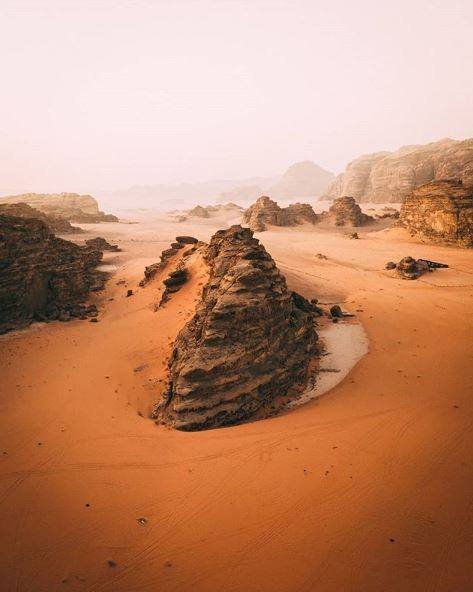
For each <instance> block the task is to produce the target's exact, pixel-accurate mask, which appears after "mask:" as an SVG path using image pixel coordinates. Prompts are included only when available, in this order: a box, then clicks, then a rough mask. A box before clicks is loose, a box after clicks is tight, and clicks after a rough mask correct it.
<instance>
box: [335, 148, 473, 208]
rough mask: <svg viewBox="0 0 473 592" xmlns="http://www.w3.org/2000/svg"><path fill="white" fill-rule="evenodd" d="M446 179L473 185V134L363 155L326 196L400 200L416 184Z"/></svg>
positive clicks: (366, 199)
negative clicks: (472, 136) (466, 137)
mask: <svg viewBox="0 0 473 592" xmlns="http://www.w3.org/2000/svg"><path fill="white" fill-rule="evenodd" d="M442 179H456V180H462V181H463V184H464V185H465V186H468V187H472V186H473V138H470V139H468V140H463V141H456V140H450V139H446V140H440V141H439V142H433V143H431V144H426V145H424V146H404V147H402V148H400V149H399V150H398V151H396V152H378V153H375V154H368V155H364V156H360V157H359V158H357V159H355V160H354V161H352V162H350V163H349V164H348V166H347V167H346V169H345V172H343V173H342V174H341V175H338V177H337V178H336V179H335V181H334V182H333V183H332V185H331V186H330V187H329V189H328V191H327V192H326V194H325V195H324V196H323V198H324V199H334V198H336V197H340V196H342V195H352V196H353V197H354V198H355V199H356V200H357V201H359V202H375V203H385V202H392V203H396V202H402V201H404V199H405V198H406V197H407V196H408V195H409V194H410V193H411V192H412V190H413V189H415V188H416V187H419V186H420V185H423V184H425V183H428V182H430V181H434V180H442Z"/></svg>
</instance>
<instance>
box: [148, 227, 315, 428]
mask: <svg viewBox="0 0 473 592" xmlns="http://www.w3.org/2000/svg"><path fill="white" fill-rule="evenodd" d="M204 257H205V261H206V263H207V264H208V266H209V279H208V281H207V283H206V285H205V286H204V289H203V292H202V297H201V300H200V302H199V304H198V305H197V308H196V312H195V315H194V317H193V318H192V319H191V320H190V321H189V322H188V323H187V324H186V325H185V327H184V328H183V329H182V330H181V332H180V333H179V335H178V337H177V339H176V341H175V343H174V348H173V352H172V356H171V359H170V362H169V382H168V387H167V390H166V392H165V394H164V396H163V399H162V400H161V401H160V402H159V403H158V405H157V407H156V411H155V417H156V418H157V419H158V420H159V421H162V422H165V423H169V424H171V425H172V426H174V427H176V428H178V429H182V430H199V429H205V428H211V427H218V426H223V425H228V424H234V423H238V422H241V421H244V420H246V419H248V418H250V417H252V416H254V415H255V414H256V413H257V412H258V411H260V410H262V409H266V408H267V406H268V405H276V404H277V403H276V401H277V398H278V397H281V396H285V395H288V394H289V393H290V391H291V389H293V388H296V386H299V387H300V386H301V385H303V384H305V382H306V380H307V378H308V372H309V362H310V360H311V358H312V356H313V355H314V354H315V352H316V341H317V335H316V333H315V329H314V318H313V317H314V313H313V312H311V311H312V310H313V309H314V307H313V306H312V305H311V304H310V303H309V302H308V301H307V300H305V298H302V297H301V296H299V295H294V294H293V293H291V292H290V291H289V290H288V289H287V286H286V282H285V279H284V277H283V276H282V275H281V274H280V272H279V271H278V269H277V267H276V265H275V263H274V261H273V260H272V258H271V256H270V255H269V254H268V253H267V252H266V251H265V249H264V247H263V246H262V245H261V244H259V241H258V240H257V239H255V238H253V233H252V232H251V230H249V229H247V228H242V227H241V226H233V227H231V228H229V229H228V230H220V231H219V232H217V233H216V234H215V235H214V236H213V237H212V240H211V241H210V245H209V246H208V247H207V248H206V249H205V255H204Z"/></svg>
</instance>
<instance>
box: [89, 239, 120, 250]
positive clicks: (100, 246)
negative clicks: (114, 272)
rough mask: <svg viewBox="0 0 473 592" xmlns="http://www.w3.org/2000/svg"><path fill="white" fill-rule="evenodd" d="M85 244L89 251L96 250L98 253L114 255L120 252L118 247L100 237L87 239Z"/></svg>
mask: <svg viewBox="0 0 473 592" xmlns="http://www.w3.org/2000/svg"><path fill="white" fill-rule="evenodd" d="M85 244H86V245H87V246H88V247H90V248H91V249H97V250H98V251H112V252H114V253H116V252H119V251H121V249H120V247H119V246H118V245H111V244H110V243H109V242H108V241H106V240H105V239H104V238H102V237H101V236H97V237H96V238H89V239H88V240H86V241H85Z"/></svg>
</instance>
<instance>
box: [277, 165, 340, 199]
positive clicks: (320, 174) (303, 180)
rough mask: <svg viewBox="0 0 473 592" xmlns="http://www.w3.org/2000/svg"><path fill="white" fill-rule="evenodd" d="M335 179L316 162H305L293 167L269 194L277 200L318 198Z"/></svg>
mask: <svg viewBox="0 0 473 592" xmlns="http://www.w3.org/2000/svg"><path fill="white" fill-rule="evenodd" d="M333 178H334V176H333V174H332V173H329V172H328V171H326V170H325V169H323V168H322V167H320V166H319V165H317V164H315V162H312V161H310V160H304V161H302V162H296V163H295V164H293V165H291V166H290V167H289V168H288V169H287V171H286V172H285V173H284V174H283V176H282V177H281V179H280V180H279V181H278V182H277V183H276V184H275V185H273V186H272V187H271V188H270V190H269V193H270V194H271V195H274V197H276V198H298V197H317V196H319V195H322V194H323V193H324V192H325V191H326V190H327V187H328V186H329V184H330V183H331V181H333Z"/></svg>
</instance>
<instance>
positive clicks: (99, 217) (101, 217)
mask: <svg viewBox="0 0 473 592" xmlns="http://www.w3.org/2000/svg"><path fill="white" fill-rule="evenodd" d="M19 202H21V203H26V204H28V205H29V206H31V207H33V208H36V209H37V210H40V211H41V212H43V213H44V214H46V215H48V216H54V217H59V218H64V219H65V220H69V222H79V223H80V222H82V223H84V224H86V223H94V222H118V218H117V217H116V216H113V215H112V214H104V212H101V211H100V210H99V206H98V203H97V200H96V199H95V198H94V197H92V196H91V195H79V194H77V193H24V194H22V195H11V196H8V197H2V198H1V199H0V203H3V204H11V203H19Z"/></svg>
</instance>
